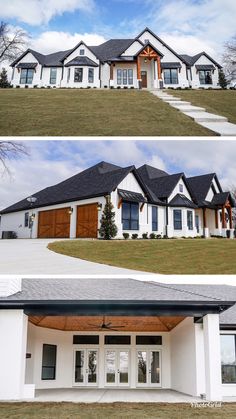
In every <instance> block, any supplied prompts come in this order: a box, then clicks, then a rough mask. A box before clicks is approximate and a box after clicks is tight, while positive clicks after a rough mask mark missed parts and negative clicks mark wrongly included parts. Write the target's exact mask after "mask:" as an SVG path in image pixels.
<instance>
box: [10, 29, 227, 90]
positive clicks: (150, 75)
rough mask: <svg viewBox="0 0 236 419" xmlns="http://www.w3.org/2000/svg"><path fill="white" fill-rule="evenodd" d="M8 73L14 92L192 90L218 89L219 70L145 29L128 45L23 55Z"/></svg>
mask: <svg viewBox="0 0 236 419" xmlns="http://www.w3.org/2000/svg"><path fill="white" fill-rule="evenodd" d="M12 68H13V71H12V80H11V83H12V85H13V86H14V87H47V88H49V87H55V88H60V87H63V88H65V87H68V88H149V89H159V88H163V87H165V88H168V87H173V88H177V87H181V88H187V87H192V88H193V89H197V88H200V87H202V88H209V87H212V88H218V87H219V70H220V69H221V66H220V64H218V63H217V62H216V61H215V60H214V59H213V58H211V57H210V56H209V55H208V54H206V53H205V52H201V53H199V54H197V55H194V56H189V55H180V54H178V53H177V52H175V51H174V50H173V49H172V48H171V47H169V46H168V45H167V44H166V43H165V42H163V41H162V40H161V39H160V38H159V37H158V36H157V35H156V34H155V33H153V32H152V31H151V30H150V29H149V28H146V29H144V30H143V31H142V32H141V33H140V34H139V35H138V36H137V37H136V38H133V39H111V40H109V41H107V42H105V43H103V44H102V45H99V46H87V45H86V44H85V43H84V42H83V41H81V42H80V43H79V44H78V45H76V46H75V47H74V48H73V49H71V50H68V51H60V52H55V53H53V54H49V55H43V54H41V53H39V52H37V51H33V50H32V49H27V51H25V52H24V53H23V54H22V55H21V56H20V57H19V58H17V60H15V61H14V62H13V63H12Z"/></svg>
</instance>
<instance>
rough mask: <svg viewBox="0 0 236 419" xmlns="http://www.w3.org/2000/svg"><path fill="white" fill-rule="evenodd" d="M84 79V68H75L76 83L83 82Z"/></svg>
mask: <svg viewBox="0 0 236 419" xmlns="http://www.w3.org/2000/svg"><path fill="white" fill-rule="evenodd" d="M82 81H83V68H75V77H74V82H75V83H82Z"/></svg>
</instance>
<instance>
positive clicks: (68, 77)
mask: <svg viewBox="0 0 236 419" xmlns="http://www.w3.org/2000/svg"><path fill="white" fill-rule="evenodd" d="M69 81H70V68H68V70H67V83H69Z"/></svg>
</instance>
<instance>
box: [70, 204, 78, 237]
mask: <svg viewBox="0 0 236 419" xmlns="http://www.w3.org/2000/svg"><path fill="white" fill-rule="evenodd" d="M71 210H72V213H71V215H70V239H75V238H76V224H77V206H76V205H72V206H71Z"/></svg>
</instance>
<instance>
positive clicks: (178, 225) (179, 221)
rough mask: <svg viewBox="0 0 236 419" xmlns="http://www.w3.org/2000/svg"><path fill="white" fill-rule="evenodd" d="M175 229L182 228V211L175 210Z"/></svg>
mask: <svg viewBox="0 0 236 419" xmlns="http://www.w3.org/2000/svg"><path fill="white" fill-rule="evenodd" d="M174 230H182V211H181V210H174Z"/></svg>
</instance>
